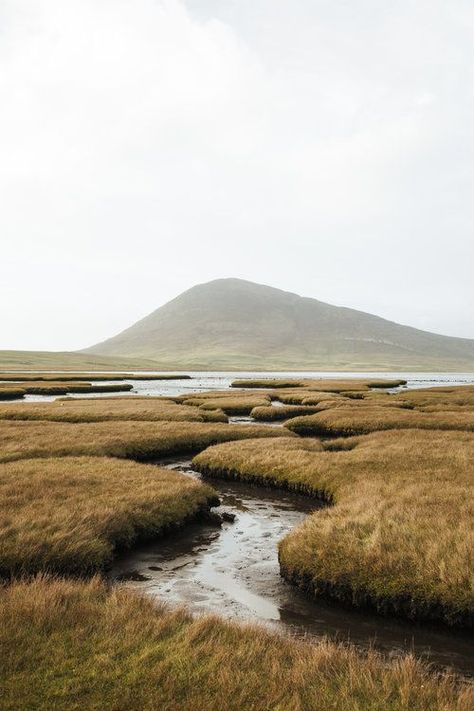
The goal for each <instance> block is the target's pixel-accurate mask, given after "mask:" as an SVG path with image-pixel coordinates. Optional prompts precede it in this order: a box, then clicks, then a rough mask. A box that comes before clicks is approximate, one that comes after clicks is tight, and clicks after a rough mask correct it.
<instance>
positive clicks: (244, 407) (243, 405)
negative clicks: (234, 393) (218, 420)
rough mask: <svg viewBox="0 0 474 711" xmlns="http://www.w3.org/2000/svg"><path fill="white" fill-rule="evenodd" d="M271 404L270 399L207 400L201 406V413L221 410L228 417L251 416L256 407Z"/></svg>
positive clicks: (222, 398)
mask: <svg viewBox="0 0 474 711" xmlns="http://www.w3.org/2000/svg"><path fill="white" fill-rule="evenodd" d="M269 404H270V398H269V397H229V398H225V397H221V398H216V400H206V401H205V402H203V403H201V405H200V406H199V410H200V411H207V410H216V409H220V410H222V411H223V412H225V414H226V415H250V413H251V411H252V410H253V409H254V408H256V407H265V406H267V405H269Z"/></svg>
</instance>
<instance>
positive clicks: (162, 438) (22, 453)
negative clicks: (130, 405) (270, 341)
mask: <svg viewBox="0 0 474 711" xmlns="http://www.w3.org/2000/svg"><path fill="white" fill-rule="evenodd" d="M291 435H292V433H291V432H289V431H288V430H282V431H280V430H278V431H276V430H275V429H273V428H269V427H266V426H265V425H245V426H243V425H232V424H229V425H226V424H221V423H216V424H213V423H205V422H132V421H126V422H87V423H70V422H44V421H42V422H24V421H20V422H17V421H9V420H0V443H1V444H0V461H3V462H6V461H14V460H17V459H31V458H36V457H68V456H103V457H120V458H125V459H136V460H139V461H146V460H150V459H156V458H158V457H162V456H168V455H171V454H181V453H188V452H197V451H199V450H201V449H204V448H205V447H208V446H209V445H211V444H217V443H218V442H226V441H228V440H233V439H246V438H250V437H279V436H286V437H288V436H291Z"/></svg>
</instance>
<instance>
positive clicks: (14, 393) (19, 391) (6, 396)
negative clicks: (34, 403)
mask: <svg viewBox="0 0 474 711" xmlns="http://www.w3.org/2000/svg"><path fill="white" fill-rule="evenodd" d="M25 395H26V391H25V390H23V388H16V387H5V388H0V400H18V399H20V398H23V397H25Z"/></svg>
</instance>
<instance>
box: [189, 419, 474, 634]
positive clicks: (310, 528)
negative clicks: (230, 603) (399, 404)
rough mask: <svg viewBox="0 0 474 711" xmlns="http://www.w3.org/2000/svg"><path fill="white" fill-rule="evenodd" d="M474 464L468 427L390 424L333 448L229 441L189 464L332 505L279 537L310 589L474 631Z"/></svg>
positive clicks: (288, 563)
mask: <svg viewBox="0 0 474 711" xmlns="http://www.w3.org/2000/svg"><path fill="white" fill-rule="evenodd" d="M321 450H325V451H321ZM473 460H474V436H473V435H472V434H469V433H464V432H441V431H436V432H425V431H420V430H410V431H407V430H405V431H399V430H391V431H388V432H377V433H374V434H371V435H367V436H364V437H358V438H352V439H345V440H344V439H343V440H339V441H337V440H336V441H333V442H330V443H329V444H327V445H324V444H321V443H319V442H318V441H317V440H301V439H294V440H285V439H281V440H273V441H271V442H264V441H255V440H254V441H246V442H239V444H238V445H237V444H235V445H234V444H232V443H229V444H224V445H220V446H216V447H211V448H210V449H208V450H206V451H204V452H202V453H201V454H200V455H198V456H197V457H195V459H194V466H195V467H196V468H197V469H198V470H200V471H202V472H204V473H206V474H208V475H211V476H225V477H235V478H241V479H246V480H255V481H262V482H264V483H267V484H269V485H276V486H284V487H289V488H292V489H296V490H300V491H303V492H306V493H313V494H315V495H316V496H319V497H321V498H324V499H326V500H328V501H330V502H333V503H335V505H334V506H332V507H330V508H327V509H325V510H323V511H318V512H316V513H315V514H313V515H311V516H309V517H308V518H307V519H306V521H305V522H304V523H303V525H302V526H300V527H299V528H297V529H296V530H295V531H293V532H292V533H290V534H289V535H288V536H287V537H286V538H285V539H284V540H283V541H282V543H281V545H280V550H279V554H280V565H281V570H282V573H283V575H284V576H285V577H286V578H288V579H289V580H291V581H293V582H295V583H296V584H297V585H299V586H301V587H303V588H304V589H306V590H308V591H310V592H311V593H312V594H315V595H324V596H327V597H331V598H334V599H336V600H340V601H343V602H346V603H348V604H350V605H355V606H361V607H364V606H371V607H374V608H375V609H376V610H378V611H379V612H391V613H396V614H400V615H403V616H406V617H409V618H412V619H417V620H442V621H443V622H445V623H448V624H451V625H464V626H466V627H472V625H473V622H474V530H473V526H472V520H473V514H474V508H473V507H474V503H473V502H474V497H473V494H474V478H473V473H472V462H473Z"/></svg>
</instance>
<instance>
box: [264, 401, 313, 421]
mask: <svg viewBox="0 0 474 711" xmlns="http://www.w3.org/2000/svg"><path fill="white" fill-rule="evenodd" d="M315 412H317V409H316V408H315V407H310V406H305V405H283V406H282V407H273V406H272V405H266V406H260V407H254V408H253V410H252V411H251V412H250V416H251V417H253V419H254V420H257V421H259V422H274V421H275V420H287V419H288V418H290V417H297V416H298V415H312V414H314V413H315Z"/></svg>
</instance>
